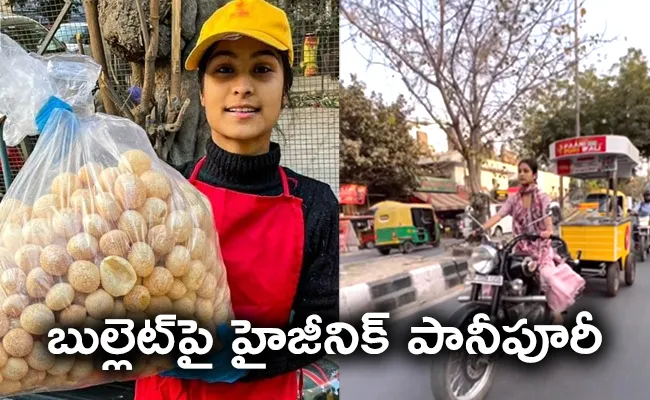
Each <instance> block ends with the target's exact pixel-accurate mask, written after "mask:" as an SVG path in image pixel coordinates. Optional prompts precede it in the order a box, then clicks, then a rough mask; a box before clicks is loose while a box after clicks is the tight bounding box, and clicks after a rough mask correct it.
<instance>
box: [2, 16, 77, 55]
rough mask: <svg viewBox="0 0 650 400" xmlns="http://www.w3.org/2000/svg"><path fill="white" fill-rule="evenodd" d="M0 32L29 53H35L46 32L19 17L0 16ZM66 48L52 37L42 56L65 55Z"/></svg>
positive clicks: (34, 22)
mask: <svg viewBox="0 0 650 400" xmlns="http://www.w3.org/2000/svg"><path fill="white" fill-rule="evenodd" d="M0 32H2V33H4V34H5V35H7V36H9V37H10V38H11V39H12V40H14V41H16V42H17V43H18V44H20V45H21V46H22V47H23V48H24V49H25V50H27V51H28V52H30V53H36V52H37V51H38V48H39V46H40V45H41V44H42V43H43V41H44V40H45V37H46V36H47V34H48V30H47V29H46V28H45V27H44V26H43V25H41V24H39V23H38V22H37V21H35V20H33V19H31V18H27V17H23V16H20V15H13V14H11V15H7V14H0ZM67 52H68V48H67V47H66V46H65V44H63V43H61V41H60V40H58V39H57V38H56V37H53V38H52V40H51V41H50V44H49V45H48V46H47V49H46V50H45V53H44V54H56V53H67Z"/></svg>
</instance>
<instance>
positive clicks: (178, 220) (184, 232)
mask: <svg viewBox="0 0 650 400" xmlns="http://www.w3.org/2000/svg"><path fill="white" fill-rule="evenodd" d="M166 225H167V228H169V230H170V231H171V232H172V236H173V237H174V240H175V241H176V243H185V242H187V240H188V239H189V238H190V236H191V235H192V231H193V229H194V226H193V225H192V219H191V218H190V214H189V213H188V212H187V211H183V210H177V211H172V212H171V213H169V217H167V221H166Z"/></svg>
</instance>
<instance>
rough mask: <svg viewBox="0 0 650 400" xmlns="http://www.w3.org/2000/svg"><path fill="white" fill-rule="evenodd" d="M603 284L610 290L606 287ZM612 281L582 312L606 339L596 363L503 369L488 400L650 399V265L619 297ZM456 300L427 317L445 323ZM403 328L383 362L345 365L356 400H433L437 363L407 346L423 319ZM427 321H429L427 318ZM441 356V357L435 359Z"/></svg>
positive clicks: (552, 357)
mask: <svg viewBox="0 0 650 400" xmlns="http://www.w3.org/2000/svg"><path fill="white" fill-rule="evenodd" d="M601 282H602V283H601ZM603 290H604V281H599V280H590V281H589V283H588V287H587V290H586V292H585V295H584V297H583V298H582V299H580V301H579V302H578V303H577V305H576V306H575V307H574V309H573V312H572V314H573V315H569V318H575V313H577V312H578V311H581V310H588V311H590V312H591V313H592V315H593V316H594V318H595V320H596V323H598V321H601V323H602V325H600V326H599V328H600V330H601V332H602V333H603V346H602V347H601V349H600V350H599V351H598V352H597V353H596V354H594V355H592V356H581V357H580V358H579V359H578V356H576V355H570V354H568V356H569V357H570V359H568V358H569V357H567V358H566V359H565V358H564V357H563V355H562V354H558V351H557V350H556V351H555V352H553V351H552V350H551V351H549V356H548V357H547V358H546V359H545V360H544V361H543V365H534V366H527V365H525V364H523V363H519V362H512V363H508V364H503V365H501V366H500V367H499V370H498V373H497V377H496V379H495V383H494V386H493V387H492V390H491V392H490V394H489V396H488V397H487V399H486V400H498V399H517V400H547V399H548V400H556V399H570V398H575V399H585V400H586V399H598V400H609V399H612V400H613V399H619V398H620V399H626V400H637V399H638V400H645V399H648V398H649V396H648V387H649V386H648V384H649V383H650V315H649V314H648V309H649V307H650V263H645V264H640V263H639V265H638V270H637V280H636V282H635V284H634V285H633V286H632V287H627V286H625V285H624V284H621V288H620V291H619V294H618V296H617V297H616V298H607V297H605V296H604V294H603ZM457 304H458V303H456V301H455V299H452V300H449V301H447V302H444V303H441V304H439V305H437V306H435V307H433V308H430V309H428V310H425V311H424V312H423V313H421V314H420V315H429V316H432V317H435V318H437V319H438V321H441V323H442V324H443V325H445V324H444V322H443V321H444V318H443V315H448V314H449V312H451V311H452V310H454V309H455V307H456V306H457ZM415 318H416V319H415V320H413V322H411V323H409V321H410V320H411V318H408V319H405V320H401V321H398V327H397V331H401V334H398V333H397V334H396V335H397V337H396V336H392V338H391V347H390V348H389V350H388V352H387V353H385V354H384V355H381V356H367V357H365V358H356V359H355V358H353V357H352V358H351V357H350V356H348V357H345V358H343V359H340V361H339V362H340V364H341V387H342V388H343V393H345V396H349V397H350V398H352V399H356V398H364V399H379V398H381V399H400V400H432V399H433V395H432V393H431V388H430V377H429V373H430V370H431V358H429V359H426V358H423V357H427V356H418V357H416V356H413V355H411V354H409V353H408V352H407V351H406V346H407V339H402V338H400V337H399V336H402V335H403V333H404V331H406V332H408V327H410V326H415V325H418V326H421V324H419V323H418V319H419V318H420V317H419V316H416V317H415ZM419 321H421V319H419ZM428 357H435V356H428Z"/></svg>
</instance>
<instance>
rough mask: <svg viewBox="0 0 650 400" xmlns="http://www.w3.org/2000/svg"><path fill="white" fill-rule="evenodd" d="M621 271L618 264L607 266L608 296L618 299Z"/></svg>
mask: <svg viewBox="0 0 650 400" xmlns="http://www.w3.org/2000/svg"><path fill="white" fill-rule="evenodd" d="M619 279H620V271H619V269H618V262H613V263H610V264H609V265H608V266H607V296H609V297H616V295H617V294H618V287H619V286H620V281H619Z"/></svg>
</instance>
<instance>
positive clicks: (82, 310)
mask: <svg viewBox="0 0 650 400" xmlns="http://www.w3.org/2000/svg"><path fill="white" fill-rule="evenodd" d="M86 316H87V313H86V307H84V306H80V305H78V304H72V305H71V306H70V307H68V308H66V309H65V310H63V311H61V313H60V314H59V323H60V324H61V325H63V326H65V327H80V326H81V325H82V324H83V323H84V321H86Z"/></svg>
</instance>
